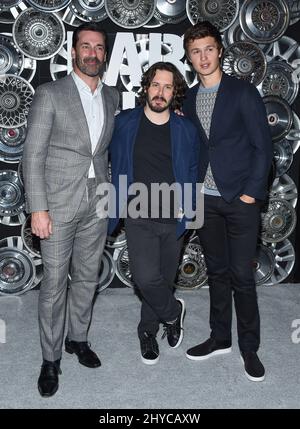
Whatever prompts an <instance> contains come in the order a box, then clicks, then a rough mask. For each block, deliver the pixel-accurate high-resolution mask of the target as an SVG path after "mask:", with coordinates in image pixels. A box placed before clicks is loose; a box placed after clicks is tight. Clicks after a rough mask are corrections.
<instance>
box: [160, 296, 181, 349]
mask: <svg viewBox="0 0 300 429" xmlns="http://www.w3.org/2000/svg"><path fill="white" fill-rule="evenodd" d="M177 301H178V303H179V305H180V307H181V311H180V313H179V315H178V316H177V318H176V320H175V321H174V322H173V323H165V324H164V332H163V334H162V337H161V338H165V336H167V339H168V343H169V346H170V347H172V348H173V349H176V347H179V346H180V344H181V342H182V340H183V319H184V316H185V305H184V301H183V299H180V298H178V299H177Z"/></svg>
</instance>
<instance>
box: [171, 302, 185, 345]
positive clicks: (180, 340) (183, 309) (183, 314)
mask: <svg viewBox="0 0 300 429" xmlns="http://www.w3.org/2000/svg"><path fill="white" fill-rule="evenodd" d="M176 299H177V301H180V302H181V305H182V311H181V317H180V326H182V329H181V332H180V337H179V340H178V342H177V344H176V346H174V347H172V346H170V347H171V348H172V349H177V347H179V346H180V344H181V343H182V340H183V319H184V316H185V304H184V301H183V299H181V298H176Z"/></svg>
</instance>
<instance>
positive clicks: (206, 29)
mask: <svg viewBox="0 0 300 429" xmlns="http://www.w3.org/2000/svg"><path fill="white" fill-rule="evenodd" d="M204 37H213V38H214V39H215V41H216V42H217V45H218V49H219V50H221V49H222V48H223V43H222V37H221V33H220V31H219V30H218V29H217V27H215V26H214V25H213V24H212V23H211V22H209V21H203V22H198V23H197V24H195V25H194V26H193V27H190V28H188V29H187V30H186V32H185V33H184V39H183V46H184V50H185V53H186V54H187V52H188V45H189V43H190V42H193V41H194V40H196V39H203V38H204Z"/></svg>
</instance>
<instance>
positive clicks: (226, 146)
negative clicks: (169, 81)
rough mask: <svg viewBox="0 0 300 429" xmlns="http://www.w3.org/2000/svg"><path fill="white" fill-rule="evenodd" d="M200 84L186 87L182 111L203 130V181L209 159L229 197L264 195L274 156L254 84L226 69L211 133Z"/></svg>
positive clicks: (222, 193) (219, 188) (225, 195)
mask: <svg viewBox="0 0 300 429" xmlns="http://www.w3.org/2000/svg"><path fill="white" fill-rule="evenodd" d="M198 88H199V84H198V85H195V86H194V87H192V88H190V89H189V90H188V91H187V95H186V99H185V102H184V106H183V111H184V114H185V115H186V116H187V117H188V118H189V119H191V120H192V122H193V123H194V124H195V125H196V126H197V128H198V132H199V135H200V137H201V138H200V153H201V159H200V165H199V174H200V176H199V181H200V182H203V180H204V177H205V173H206V170H207V166H208V162H209V161H210V164H211V169H212V172H213V175H214V179H215V183H216V185H217V187H218V190H219V192H220V194H221V195H222V197H223V198H224V199H225V200H226V201H227V202H231V201H232V200H233V199H234V198H237V197H239V196H240V195H242V194H246V195H249V196H251V197H254V198H257V199H259V200H264V199H265V197H266V192H267V180H268V175H269V171H270V167H271V161H272V157H273V146H272V139H271V133H270V130H269V126H268V122H267V114H266V109H265V106H264V103H263V101H262V99H261V97H260V95H259V93H258V91H257V89H256V88H255V86H254V85H252V84H250V83H248V82H246V81H244V80H240V79H236V78H234V77H231V76H228V75H226V74H225V73H223V75H222V79H221V82H220V87H219V90H218V94H217V98H216V102H215V106H214V110H213V115H212V120H211V128H210V137H209V139H208V138H207V136H206V134H205V131H204V129H203V128H202V126H201V123H200V121H199V119H198V116H197V112H196V96H197V92H198Z"/></svg>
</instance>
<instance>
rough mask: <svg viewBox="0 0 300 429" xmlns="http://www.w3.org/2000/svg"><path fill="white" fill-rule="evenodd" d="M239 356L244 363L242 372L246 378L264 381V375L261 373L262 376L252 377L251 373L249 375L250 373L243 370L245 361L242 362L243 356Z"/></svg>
mask: <svg viewBox="0 0 300 429" xmlns="http://www.w3.org/2000/svg"><path fill="white" fill-rule="evenodd" d="M240 357H241V361H242V362H243V364H244V372H245V375H246V377H247V378H248V380H250V381H254V382H255V381H264V379H265V375H263V376H262V377H252V375H250V374H248V372H247V371H246V370H245V362H244V359H243V357H242V356H240Z"/></svg>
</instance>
